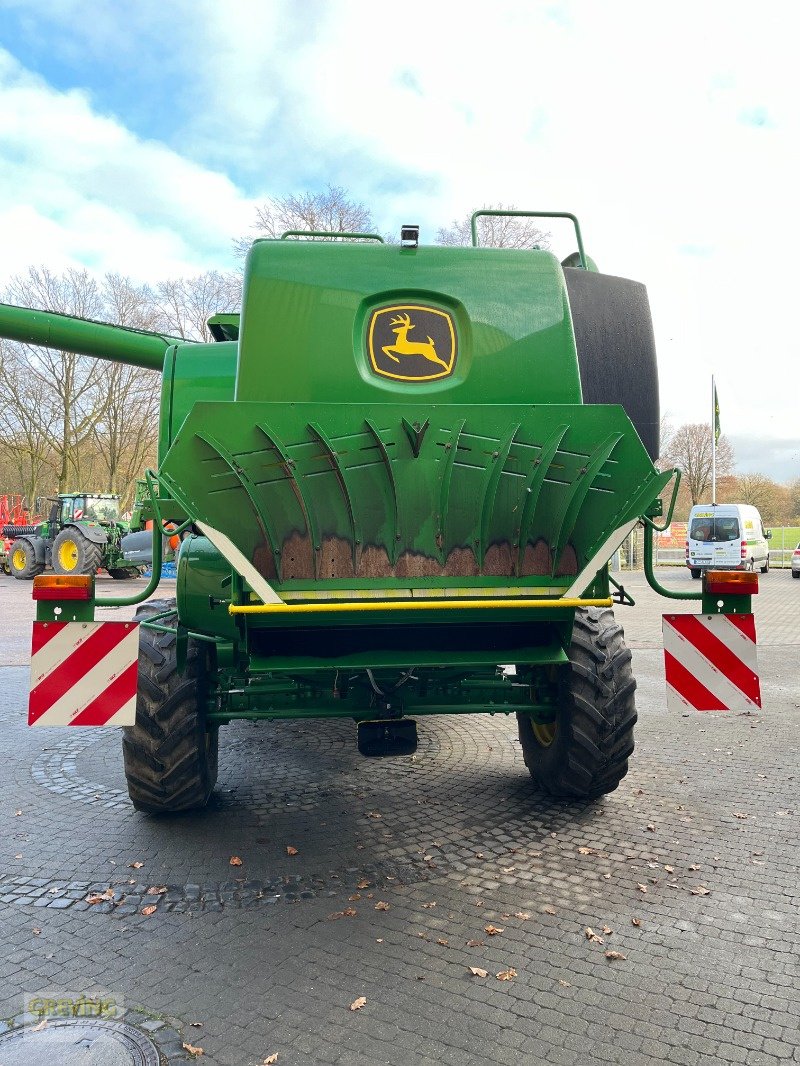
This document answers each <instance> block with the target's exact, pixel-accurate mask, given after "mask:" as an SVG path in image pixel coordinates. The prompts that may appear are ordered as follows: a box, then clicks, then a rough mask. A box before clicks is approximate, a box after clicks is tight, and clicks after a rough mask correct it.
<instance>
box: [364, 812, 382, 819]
mask: <svg viewBox="0 0 800 1066" xmlns="http://www.w3.org/2000/svg"><path fill="white" fill-rule="evenodd" d="M367 817H368V818H375V819H381V818H383V815H382V814H378V812H377V811H367Z"/></svg>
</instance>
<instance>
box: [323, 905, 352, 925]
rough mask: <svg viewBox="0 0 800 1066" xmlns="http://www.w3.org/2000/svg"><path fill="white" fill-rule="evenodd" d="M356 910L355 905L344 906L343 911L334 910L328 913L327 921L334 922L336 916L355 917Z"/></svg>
mask: <svg viewBox="0 0 800 1066" xmlns="http://www.w3.org/2000/svg"><path fill="white" fill-rule="evenodd" d="M357 913H358V911H357V910H356V909H355V907H345V909H344V910H343V911H334V912H333V914H329V915H328V921H329V922H335V921H336V919H337V918H355V916H356V914H357Z"/></svg>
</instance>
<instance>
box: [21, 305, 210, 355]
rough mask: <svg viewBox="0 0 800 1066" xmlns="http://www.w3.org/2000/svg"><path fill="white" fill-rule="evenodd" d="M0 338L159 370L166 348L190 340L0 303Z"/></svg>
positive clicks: (56, 312) (55, 312)
mask: <svg viewBox="0 0 800 1066" xmlns="http://www.w3.org/2000/svg"><path fill="white" fill-rule="evenodd" d="M0 337H4V338H6V339H7V340H12V341H19V342H20V343H21V344H35V345H40V346H41V347H43V348H55V349H56V350H60V351H65V352H75V353H76V354H78V355H91V356H94V358H96V359H107V360H109V362H112V363H126V364H127V365H128V366H141V367H144V368H145V369H147V370H159V371H160V370H161V369H162V367H163V365H164V353H165V352H166V350H167V348H169V347H170V346H171V345H173V344H186V343H191V342H187V341H184V340H182V339H181V338H179V337H170V336H168V335H166V334H162V333H155V332H148V331H146V330H140V329H130V328H129V327H127V326H113V325H111V324H110V323H108V322H93V321H91V320H90V319H84V318H74V317H72V316H70V315H62V314H60V313H59V312H58V311H37V310H33V309H32V308H29V307H17V306H15V305H14V304H0Z"/></svg>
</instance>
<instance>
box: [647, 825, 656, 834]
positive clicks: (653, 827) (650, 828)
mask: <svg viewBox="0 0 800 1066" xmlns="http://www.w3.org/2000/svg"><path fill="white" fill-rule="evenodd" d="M655 831H656V827H655V826H654V825H652V824H651V825H648V826H647V832H648V833H655Z"/></svg>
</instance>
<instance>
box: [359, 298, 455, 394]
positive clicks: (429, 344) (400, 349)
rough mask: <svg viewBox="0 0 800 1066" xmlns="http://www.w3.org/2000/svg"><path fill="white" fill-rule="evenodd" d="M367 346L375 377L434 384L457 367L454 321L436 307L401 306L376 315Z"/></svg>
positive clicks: (382, 310) (373, 316) (375, 313)
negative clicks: (437, 379)
mask: <svg viewBox="0 0 800 1066" xmlns="http://www.w3.org/2000/svg"><path fill="white" fill-rule="evenodd" d="M367 346H368V349H369V359H370V363H371V364H372V369H373V370H374V371H375V373H376V374H380V376H381V377H384V378H393V379H394V380H395V381H435V380H436V378H446V377H448V376H449V375H450V374H452V373H453V368H454V367H455V365H456V356H457V342H456V331H455V327H454V326H453V319H452V317H451V316H450V315H449V314H448V313H447V311H440V310H439V309H438V308H436V307H424V306H422V305H421V304H401V305H399V306H396V307H382V308H381V309H380V310H379V311H373V312H372V318H370V321H369V330H368V332H367Z"/></svg>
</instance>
